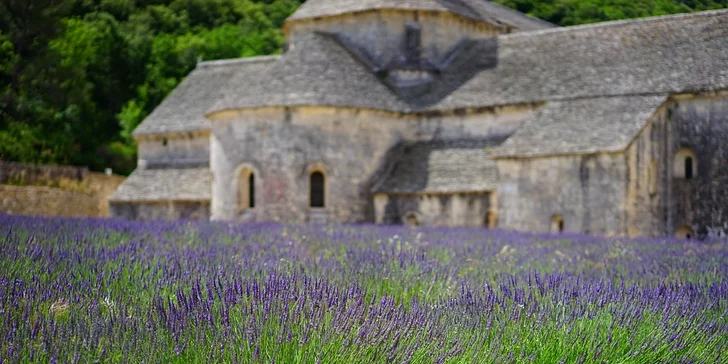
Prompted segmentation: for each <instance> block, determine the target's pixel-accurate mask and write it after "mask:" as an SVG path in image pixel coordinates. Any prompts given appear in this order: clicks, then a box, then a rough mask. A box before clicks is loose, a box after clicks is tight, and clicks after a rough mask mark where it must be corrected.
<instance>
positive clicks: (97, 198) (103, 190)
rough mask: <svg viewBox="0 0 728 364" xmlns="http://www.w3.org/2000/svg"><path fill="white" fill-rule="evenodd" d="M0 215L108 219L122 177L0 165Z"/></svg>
mask: <svg viewBox="0 0 728 364" xmlns="http://www.w3.org/2000/svg"><path fill="white" fill-rule="evenodd" d="M0 176H2V177H1V179H0V181H1V182H2V184H0V212H2V213H6V214H17V215H37V216H95V217H105V216H109V203H108V201H107V200H108V198H109V196H111V195H112V194H113V193H114V191H116V188H117V187H119V185H120V184H121V183H122V182H123V181H124V177H122V176H116V175H111V176H107V175H105V174H102V173H94V172H89V171H88V169H86V168H83V167H63V166H60V167H59V166H38V165H27V164H20V163H0Z"/></svg>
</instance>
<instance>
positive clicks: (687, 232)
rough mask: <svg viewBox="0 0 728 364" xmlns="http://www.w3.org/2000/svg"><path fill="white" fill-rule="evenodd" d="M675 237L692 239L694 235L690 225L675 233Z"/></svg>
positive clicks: (681, 227)
mask: <svg viewBox="0 0 728 364" xmlns="http://www.w3.org/2000/svg"><path fill="white" fill-rule="evenodd" d="M675 237H677V238H678V239H692V238H694V237H695V233H694V232H693V228H692V227H690V225H683V226H680V227H679V228H678V229H677V231H675Z"/></svg>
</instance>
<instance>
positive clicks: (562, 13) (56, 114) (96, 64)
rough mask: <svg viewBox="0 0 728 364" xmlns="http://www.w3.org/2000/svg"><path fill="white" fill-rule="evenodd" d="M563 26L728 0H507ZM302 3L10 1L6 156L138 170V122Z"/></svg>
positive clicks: (274, 30) (2, 102)
mask: <svg viewBox="0 0 728 364" xmlns="http://www.w3.org/2000/svg"><path fill="white" fill-rule="evenodd" d="M498 2H500V3H502V4H505V5H507V6H510V7H512V8H515V9H518V10H520V11H522V12H525V13H528V14H531V15H534V16H537V17H539V18H542V19H545V20H548V21H551V22H553V23H556V24H559V25H574V24H583V23H590V22H598V21H605V20H615V19H625V18H635V17H643V16H650V15H663V14H672V13H680V12H691V11H699V10H706V9H714V8H722V7H727V6H728V0H553V1H546V0H540V1H539V0H498ZM300 3H301V1H300V0H0V160H8V161H20V162H30V163H53V164H74V165H86V166H89V167H90V168H91V169H92V170H101V169H103V168H105V167H112V168H114V170H115V171H117V172H122V173H128V172H130V171H131V170H132V169H133V168H134V163H135V155H134V153H135V146H134V142H133V140H132V139H131V138H130V133H131V131H133V130H134V128H135V127H136V126H137V125H138V124H139V123H140V122H141V121H142V120H143V119H144V117H146V116H147V115H148V114H149V113H150V112H151V111H152V110H153V109H154V107H155V106H157V105H158V104H159V103H160V102H161V101H162V100H163V99H164V97H165V96H166V95H167V94H168V93H169V92H170V91H172V90H173V89H174V88H175V86H176V85H177V84H178V83H179V82H180V81H181V80H182V79H183V78H184V76H185V75H186V74H187V73H188V72H189V71H190V70H191V69H192V68H194V66H195V64H196V63H197V62H198V60H200V59H203V60H211V59H222V58H234V57H247V56H256V55H264V54H273V53H277V52H279V51H280V49H281V45H282V42H283V37H282V35H281V33H280V31H279V29H280V26H281V24H282V23H283V21H284V20H285V19H286V17H287V16H289V15H290V14H291V13H292V12H293V11H295V9H296V8H297V7H298V6H299V5H300Z"/></svg>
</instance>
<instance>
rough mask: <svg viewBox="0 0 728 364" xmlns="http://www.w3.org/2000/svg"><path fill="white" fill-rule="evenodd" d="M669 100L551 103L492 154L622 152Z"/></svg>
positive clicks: (646, 98)
mask: <svg viewBox="0 0 728 364" xmlns="http://www.w3.org/2000/svg"><path fill="white" fill-rule="evenodd" d="M666 99H667V98H666V97H665V96H628V97H598V98H589V99H579V100H571V101H555V102H550V103H548V104H547V105H546V106H544V107H542V108H541V109H540V110H539V111H538V112H537V113H536V115H535V117H534V118H533V119H532V120H530V121H529V122H528V123H527V124H526V125H524V126H522V127H521V128H520V129H518V131H516V132H515V133H514V134H513V135H512V136H511V137H510V138H508V140H506V141H505V142H504V143H503V144H502V145H501V146H499V147H498V148H495V150H494V151H493V154H492V155H493V157H494V158H501V157H536V156H546V155H563V154H589V153H595V152H618V151H623V150H624V149H626V148H627V147H628V146H629V144H630V143H631V142H632V140H633V139H634V137H635V136H636V135H638V134H639V132H640V130H642V128H643V127H644V125H645V122H646V121H647V120H649V119H650V117H652V116H653V115H654V114H655V112H656V111H657V109H658V108H659V107H660V105H662V104H663V103H664V102H665V101H666Z"/></svg>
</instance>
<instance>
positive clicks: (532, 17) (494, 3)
mask: <svg viewBox="0 0 728 364" xmlns="http://www.w3.org/2000/svg"><path fill="white" fill-rule="evenodd" d="M475 1H484V2H487V3H489V4H490V5H492V6H494V7H496V8H499V9H501V10H504V11H510V12H511V13H513V14H514V15H520V16H523V17H524V18H527V19H528V20H533V21H536V22H538V23H542V24H544V25H551V26H556V27H558V25H556V24H554V23H551V22H548V21H546V20H543V19H541V18H537V17H535V16H531V15H528V14H526V13H523V12H520V11H518V10H516V9H513V8H510V7H508V6H505V5H503V4H499V3H497V2H495V1H492V0H475ZM494 16H495V15H494ZM496 17H497V16H496ZM500 21H502V22H503V21H505V20H503V19H500ZM505 22H506V23H508V21H505Z"/></svg>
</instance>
